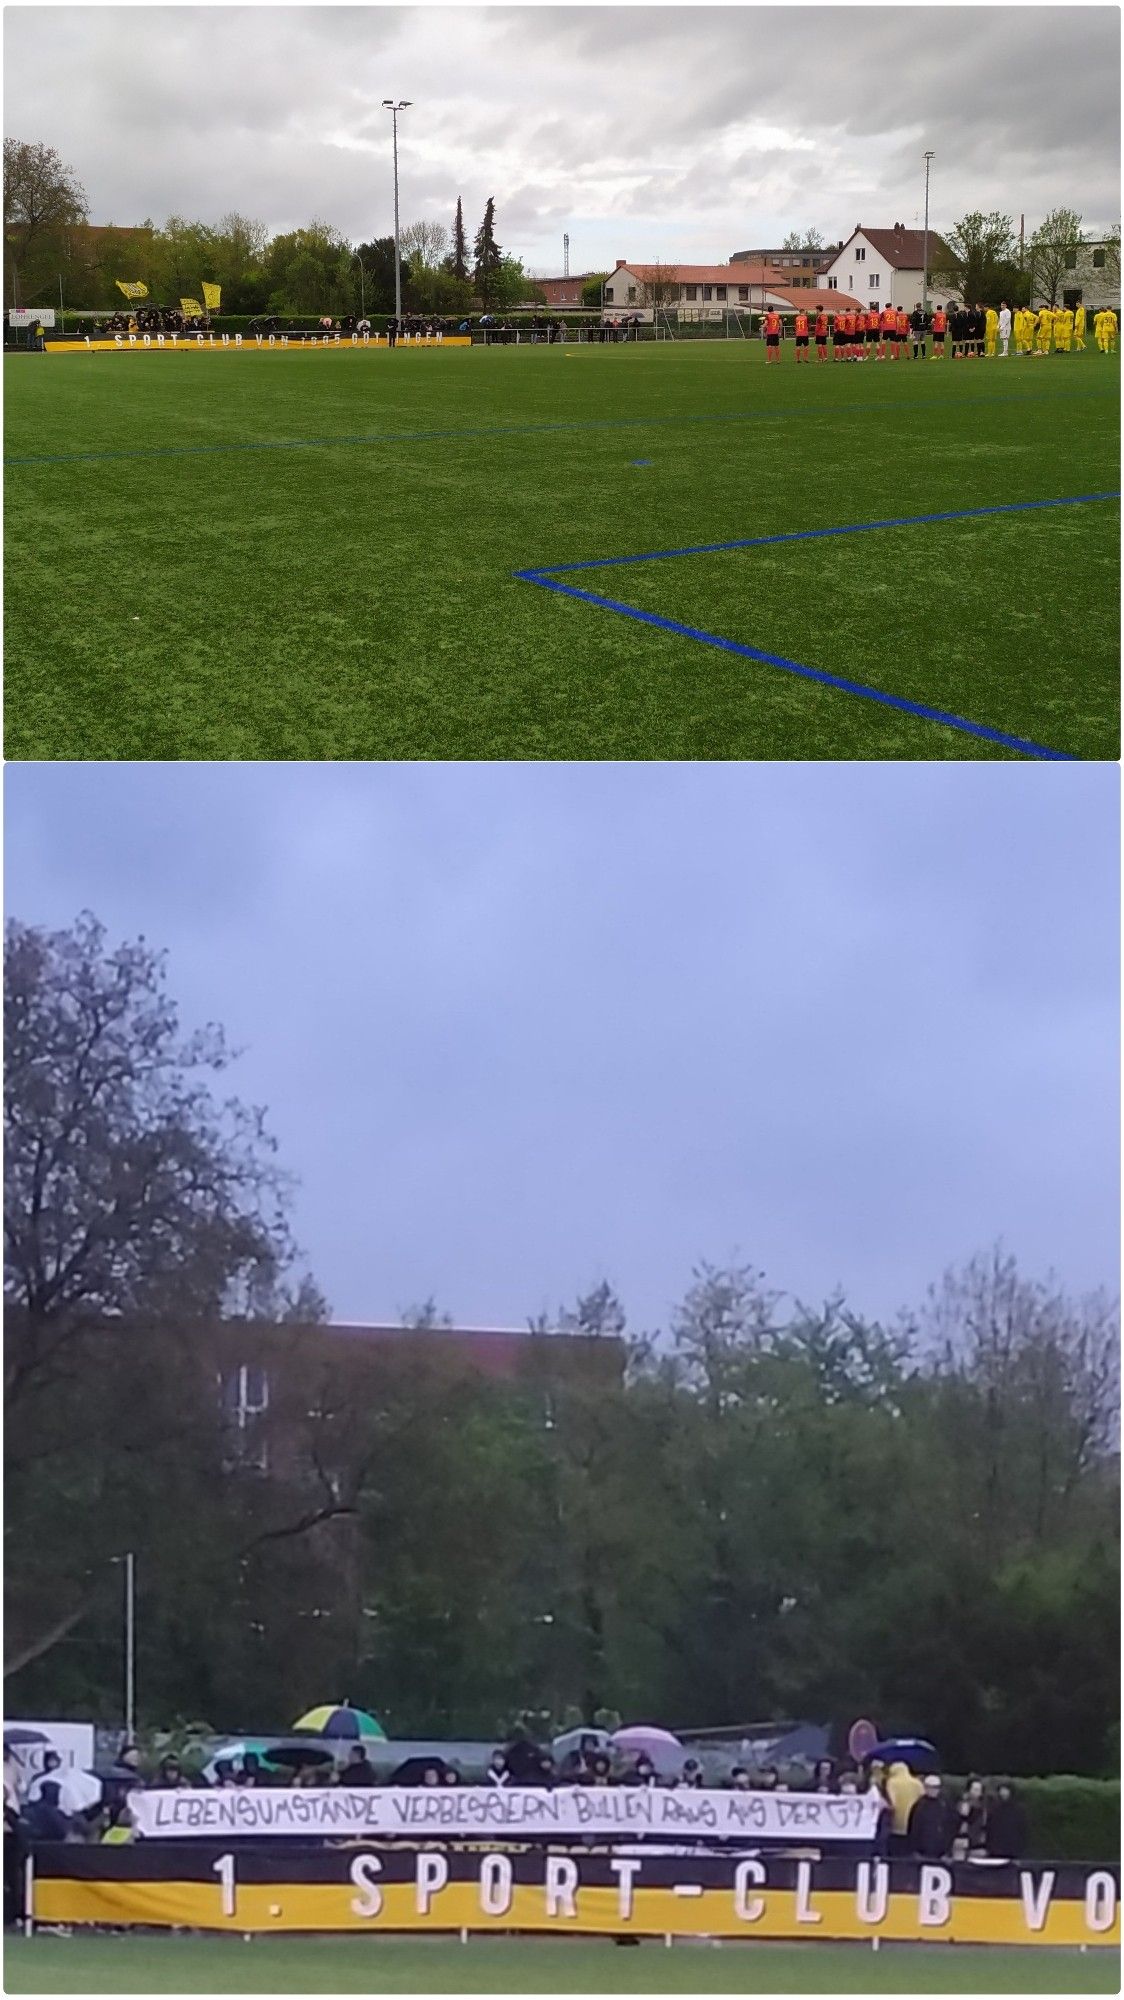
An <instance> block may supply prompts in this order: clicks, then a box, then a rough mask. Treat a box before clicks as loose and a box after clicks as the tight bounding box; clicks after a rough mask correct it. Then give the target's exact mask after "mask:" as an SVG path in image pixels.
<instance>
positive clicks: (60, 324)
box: [59, 271, 63, 333]
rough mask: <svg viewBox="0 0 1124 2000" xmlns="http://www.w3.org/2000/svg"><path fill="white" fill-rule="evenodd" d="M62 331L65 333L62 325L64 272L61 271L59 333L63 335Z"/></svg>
mask: <svg viewBox="0 0 1124 2000" xmlns="http://www.w3.org/2000/svg"><path fill="white" fill-rule="evenodd" d="M62 331H63V323H62V272H61V271H60V272H59V332H60V333H61V332H62Z"/></svg>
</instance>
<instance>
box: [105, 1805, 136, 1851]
mask: <svg viewBox="0 0 1124 2000" xmlns="http://www.w3.org/2000/svg"><path fill="white" fill-rule="evenodd" d="M135 1838H136V1835H135V1834H134V1832H133V1815H132V1813H131V1812H130V1811H129V1808H128V1806H116V1807H115V1808H114V1810H113V1812H111V1813H110V1815H109V1825H108V1826H107V1827H106V1829H105V1832H104V1833H103V1834H102V1837H101V1845H102V1846H103V1847H123V1846H124V1845H125V1844H126V1842H129V1841H132V1840H135Z"/></svg>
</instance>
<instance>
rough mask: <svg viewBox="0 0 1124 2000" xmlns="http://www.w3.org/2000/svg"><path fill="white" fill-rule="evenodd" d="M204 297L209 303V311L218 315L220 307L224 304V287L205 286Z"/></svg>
mask: <svg viewBox="0 0 1124 2000" xmlns="http://www.w3.org/2000/svg"><path fill="white" fill-rule="evenodd" d="M203 297H204V299H205V300H206V303H207V311H208V312H212V313H217V311H218V309H219V306H220V305H221V304H222V286H221V285H206V284H205V285H204V287H203Z"/></svg>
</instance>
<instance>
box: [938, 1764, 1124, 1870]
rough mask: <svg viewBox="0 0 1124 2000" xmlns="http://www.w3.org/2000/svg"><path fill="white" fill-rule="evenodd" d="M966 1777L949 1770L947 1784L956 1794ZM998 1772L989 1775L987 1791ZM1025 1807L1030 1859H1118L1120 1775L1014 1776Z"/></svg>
mask: <svg viewBox="0 0 1124 2000" xmlns="http://www.w3.org/2000/svg"><path fill="white" fill-rule="evenodd" d="M966 1782H967V1780H966V1779H964V1778H954V1777H950V1776H946V1779H945V1789H946V1792H947V1794H948V1796H949V1797H950V1798H957V1797H959V1794H960V1793H961V1791H962V1790H963V1788H964V1785H965V1784H966ZM1002 1782H1005V1781H1004V1780H1002V1779H1001V1778H999V1777H989V1778H988V1780H987V1792H988V1796H989V1797H990V1796H992V1795H993V1794H994V1791H995V1787H996V1785H998V1784H1000V1783H1002ZM1006 1782H1009V1783H1011V1784H1012V1785H1013V1786H1014V1788H1015V1794H1016V1797H1017V1798H1019V1799H1021V1800H1022V1803H1023V1805H1024V1807H1025V1808H1026V1817H1027V1824H1028V1827H1029V1832H1030V1840H1029V1845H1028V1848H1027V1859H1028V1860H1031V1861H1103V1862H1114V1861H1118V1860H1119V1859H1120V1780H1119V1779H1118V1778H1070V1777H1064V1776H1059V1777H1052V1778H1011V1779H1010V1780H1009V1781H1006Z"/></svg>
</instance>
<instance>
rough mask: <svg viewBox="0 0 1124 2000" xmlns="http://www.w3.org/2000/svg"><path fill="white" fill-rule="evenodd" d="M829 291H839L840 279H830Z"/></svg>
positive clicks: (828, 282)
mask: <svg viewBox="0 0 1124 2000" xmlns="http://www.w3.org/2000/svg"><path fill="white" fill-rule="evenodd" d="M827 289H828V291H829V292H837V291H838V290H839V280H838V278H829V279H828V281H827Z"/></svg>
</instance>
